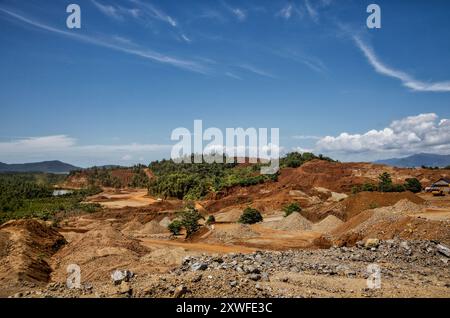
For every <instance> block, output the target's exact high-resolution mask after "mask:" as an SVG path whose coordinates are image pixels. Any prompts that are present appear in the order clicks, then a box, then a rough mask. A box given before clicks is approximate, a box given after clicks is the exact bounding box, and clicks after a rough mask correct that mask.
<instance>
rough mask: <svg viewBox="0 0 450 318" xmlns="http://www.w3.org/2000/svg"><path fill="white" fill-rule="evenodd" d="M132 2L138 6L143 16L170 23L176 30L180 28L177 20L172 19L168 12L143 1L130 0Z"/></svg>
mask: <svg viewBox="0 0 450 318" xmlns="http://www.w3.org/2000/svg"><path fill="white" fill-rule="evenodd" d="M130 2H131V3H133V4H134V5H136V6H137V8H138V9H139V10H140V12H142V15H143V16H146V17H148V18H152V19H156V20H159V21H162V22H165V23H168V24H169V25H170V26H172V27H174V28H175V27H177V26H178V22H177V21H176V20H175V18H173V17H171V16H170V15H168V14H167V13H166V12H164V11H163V10H161V9H160V8H157V7H156V6H155V5H153V4H151V3H150V2H143V1H141V0H130Z"/></svg>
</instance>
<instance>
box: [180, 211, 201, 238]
mask: <svg viewBox="0 0 450 318" xmlns="http://www.w3.org/2000/svg"><path fill="white" fill-rule="evenodd" d="M178 214H179V216H180V219H181V225H182V226H183V227H184V229H185V230H186V238H189V237H191V236H192V235H193V234H194V233H195V232H197V231H198V229H199V228H200V224H199V223H198V221H200V220H201V219H203V216H202V215H201V214H200V213H199V212H198V211H197V210H196V209H193V208H189V209H187V210H185V211H182V212H179V213H178Z"/></svg>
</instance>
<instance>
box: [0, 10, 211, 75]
mask: <svg viewBox="0 0 450 318" xmlns="http://www.w3.org/2000/svg"><path fill="white" fill-rule="evenodd" d="M0 11H1V12H4V13H6V14H8V15H9V16H11V17H13V18H15V19H16V20H18V21H21V22H24V23H25V24H27V25H31V26H33V27H35V28H38V29H41V30H45V31H49V32H53V33H57V34H59V35H63V36H66V37H69V38H72V39H76V40H78V41H82V42H85V43H89V44H93V45H96V46H101V47H104V48H108V49H112V50H115V51H119V52H122V53H127V54H131V55H134V56H138V57H141V58H144V59H148V60H152V61H154V62H158V63H162V64H168V65H171V66H174V67H177V68H181V69H184V70H189V71H192V72H196V73H201V74H206V73H207V72H208V71H207V68H206V67H205V66H204V65H202V64H200V63H198V62H196V61H191V60H183V59H179V58H175V57H172V56H169V55H165V54H161V53H158V52H155V51H153V50H150V49H146V48H140V47H136V46H132V47H131V46H127V45H124V44H125V43H123V41H117V40H115V39H114V37H112V38H111V39H110V40H108V39H106V40H105V39H101V38H99V37H93V36H88V35H84V34H79V33H75V32H68V31H64V30H60V29H57V28H54V27H52V26H49V25H46V24H44V23H40V22H37V21H34V20H32V19H29V18H26V17H24V16H22V15H19V14H17V13H14V12H12V11H9V10H6V9H3V8H1V7H0Z"/></svg>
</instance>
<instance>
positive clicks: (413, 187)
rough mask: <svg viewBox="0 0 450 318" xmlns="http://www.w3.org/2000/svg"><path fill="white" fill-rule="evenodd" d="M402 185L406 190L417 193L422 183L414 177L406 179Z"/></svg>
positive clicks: (420, 189)
mask: <svg viewBox="0 0 450 318" xmlns="http://www.w3.org/2000/svg"><path fill="white" fill-rule="evenodd" d="M404 187H405V189H406V190H407V191H411V192H413V193H419V192H421V191H422V189H423V188H422V184H421V183H420V181H419V180H417V179H416V178H409V179H406V182H405V184H404Z"/></svg>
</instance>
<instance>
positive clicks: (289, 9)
mask: <svg viewBox="0 0 450 318" xmlns="http://www.w3.org/2000/svg"><path fill="white" fill-rule="evenodd" d="M293 11H294V5H293V4H292V3H288V4H287V5H285V6H284V7H283V8H281V10H280V11H278V12H277V14H276V16H280V17H282V18H284V19H286V20H289V19H290V18H291V16H292V13H293Z"/></svg>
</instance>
